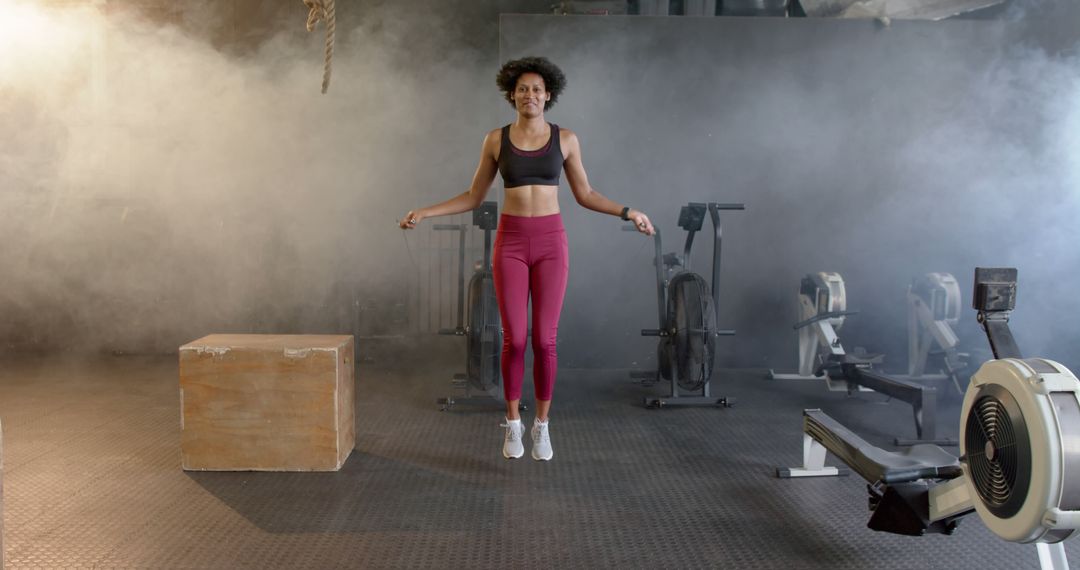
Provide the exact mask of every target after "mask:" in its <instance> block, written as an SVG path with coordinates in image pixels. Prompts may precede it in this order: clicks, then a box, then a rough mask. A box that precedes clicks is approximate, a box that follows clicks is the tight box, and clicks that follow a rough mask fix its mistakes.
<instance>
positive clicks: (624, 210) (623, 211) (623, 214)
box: [619, 206, 630, 222]
mask: <svg viewBox="0 0 1080 570" xmlns="http://www.w3.org/2000/svg"><path fill="white" fill-rule="evenodd" d="M629 211H630V206H625V207H623V209H622V213H621V214H619V217H620V218H622V219H624V220H626V221H628V222H629V221H630V218H627V217H626V214H627V212H629Z"/></svg>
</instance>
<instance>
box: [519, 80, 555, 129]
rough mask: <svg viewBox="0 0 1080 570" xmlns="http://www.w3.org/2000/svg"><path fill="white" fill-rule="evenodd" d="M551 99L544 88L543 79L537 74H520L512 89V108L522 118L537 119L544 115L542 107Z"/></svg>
mask: <svg viewBox="0 0 1080 570" xmlns="http://www.w3.org/2000/svg"><path fill="white" fill-rule="evenodd" d="M550 99H551V93H548V91H547V89H546V88H545V87H544V78H543V77H540V74H539V73H531V72H530V73H522V74H521V77H518V80H517V86H516V87H514V107H515V108H516V109H517V112H518V113H519V114H521V115H522V116H524V117H527V118H531V117H538V116H540V115H543V114H544V105H545V104H547V102H548V101H549V100H550Z"/></svg>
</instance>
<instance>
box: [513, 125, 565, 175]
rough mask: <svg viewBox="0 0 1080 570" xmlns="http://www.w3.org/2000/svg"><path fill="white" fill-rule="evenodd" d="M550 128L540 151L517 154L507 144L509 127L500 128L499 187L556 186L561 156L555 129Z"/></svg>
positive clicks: (517, 151) (560, 166) (556, 127)
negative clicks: (549, 134) (545, 142)
mask: <svg viewBox="0 0 1080 570" xmlns="http://www.w3.org/2000/svg"><path fill="white" fill-rule="evenodd" d="M548 124H549V125H551V138H549V139H548V142H547V144H546V145H544V148H541V149H538V150H521V149H519V148H517V147H516V146H514V143H512V142H510V125H506V126H505V127H503V128H502V144H501V146H500V147H499V173H500V174H502V178H503V186H505V187H506V188H517V187H518V186H529V185H532V184H536V185H539V186H558V185H559V175H560V174H561V173H562V164H563V155H562V146H561V145H560V144H559V125H556V124H554V123H548Z"/></svg>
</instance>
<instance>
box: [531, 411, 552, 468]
mask: <svg viewBox="0 0 1080 570" xmlns="http://www.w3.org/2000/svg"><path fill="white" fill-rule="evenodd" d="M532 440H533V448H532V458H533V459H535V460H537V461H548V460H550V459H551V456H552V455H554V453H553V452H552V451H551V436H550V435H549V434H548V423H547V422H543V423H540V420H536V421H534V422H533V427H532Z"/></svg>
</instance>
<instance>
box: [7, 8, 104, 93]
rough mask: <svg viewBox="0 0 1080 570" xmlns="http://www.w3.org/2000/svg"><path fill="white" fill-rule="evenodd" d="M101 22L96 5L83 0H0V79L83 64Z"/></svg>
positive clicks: (51, 73) (61, 72)
mask: <svg viewBox="0 0 1080 570" xmlns="http://www.w3.org/2000/svg"><path fill="white" fill-rule="evenodd" d="M103 22H104V20H103V18H102V15H101V13H100V12H99V10H98V9H97V8H95V7H92V6H91V5H88V4H81V5H66V6H45V5H41V4H35V3H34V2H29V1H27V0H0V85H3V84H5V83H8V84H10V83H12V82H15V83H19V82H20V81H23V82H25V81H26V80H28V78H31V77H32V78H35V79H34V81H35V82H38V81H41V80H43V79H46V78H56V77H58V76H60V77H62V76H65V75H68V74H70V73H71V72H72V71H74V69H73V68H75V69H78V68H82V69H86V68H88V63H89V62H88V58H89V55H90V54H89V52H90V45H91V41H92V39H93V37H94V34H95V33H100V32H101V29H102V25H103Z"/></svg>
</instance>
